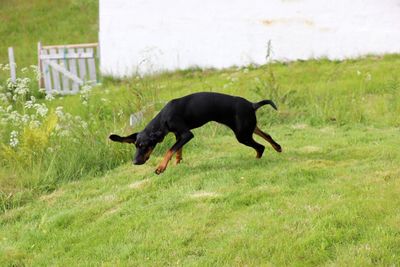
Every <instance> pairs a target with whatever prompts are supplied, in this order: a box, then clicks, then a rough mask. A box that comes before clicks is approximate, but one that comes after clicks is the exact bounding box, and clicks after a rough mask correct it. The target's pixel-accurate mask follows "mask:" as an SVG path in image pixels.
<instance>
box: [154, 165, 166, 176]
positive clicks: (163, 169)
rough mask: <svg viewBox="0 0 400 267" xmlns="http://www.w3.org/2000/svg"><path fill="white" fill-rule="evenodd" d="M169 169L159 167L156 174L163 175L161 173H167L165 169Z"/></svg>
mask: <svg viewBox="0 0 400 267" xmlns="http://www.w3.org/2000/svg"><path fill="white" fill-rule="evenodd" d="M166 168H167V167H166V166H161V165H160V166H158V167H157V169H156V170H155V173H156V174H157V175H158V174H161V173H163V172H164V171H165V169H166Z"/></svg>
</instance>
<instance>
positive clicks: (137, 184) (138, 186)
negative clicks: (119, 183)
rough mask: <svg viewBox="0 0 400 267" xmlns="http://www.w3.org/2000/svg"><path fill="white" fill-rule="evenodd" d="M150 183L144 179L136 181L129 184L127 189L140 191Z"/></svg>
mask: <svg viewBox="0 0 400 267" xmlns="http://www.w3.org/2000/svg"><path fill="white" fill-rule="evenodd" d="M149 182H150V180H149V179H144V180H141V181H136V182H133V183H131V184H130V185H129V186H128V187H129V188H131V189H142V188H143V187H145V186H146V185H147V184H148V183H149Z"/></svg>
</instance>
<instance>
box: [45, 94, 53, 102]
mask: <svg viewBox="0 0 400 267" xmlns="http://www.w3.org/2000/svg"><path fill="white" fill-rule="evenodd" d="M46 100H47V101H51V100H54V96H53V95H52V94H47V95H46Z"/></svg>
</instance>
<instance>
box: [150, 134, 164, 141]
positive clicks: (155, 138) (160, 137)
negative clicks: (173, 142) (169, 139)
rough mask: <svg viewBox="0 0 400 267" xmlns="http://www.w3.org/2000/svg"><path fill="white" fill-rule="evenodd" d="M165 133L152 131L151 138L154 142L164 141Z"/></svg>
mask: <svg viewBox="0 0 400 267" xmlns="http://www.w3.org/2000/svg"><path fill="white" fill-rule="evenodd" d="M164 136H165V135H164V134H163V132H161V131H156V132H152V133H150V139H151V141H153V142H157V143H160V142H162V140H164Z"/></svg>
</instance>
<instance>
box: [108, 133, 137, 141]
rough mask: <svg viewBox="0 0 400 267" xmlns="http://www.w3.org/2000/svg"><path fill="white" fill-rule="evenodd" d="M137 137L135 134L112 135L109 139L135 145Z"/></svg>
mask: <svg viewBox="0 0 400 267" xmlns="http://www.w3.org/2000/svg"><path fill="white" fill-rule="evenodd" d="M137 135H138V133H134V134H131V135H129V136H119V135H116V134H112V135H110V136H109V138H110V139H111V140H112V141H114V142H120V143H129V144H134V143H135V142H136V138H137Z"/></svg>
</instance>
